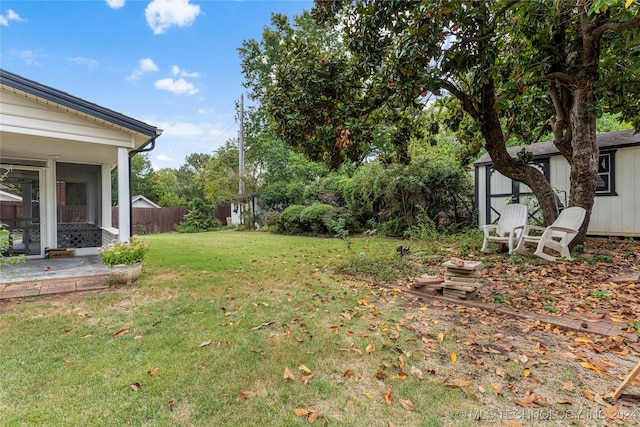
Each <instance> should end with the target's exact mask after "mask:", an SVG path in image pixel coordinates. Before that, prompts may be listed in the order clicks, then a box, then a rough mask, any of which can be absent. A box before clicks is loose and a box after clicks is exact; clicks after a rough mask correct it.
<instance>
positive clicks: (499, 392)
mask: <svg viewBox="0 0 640 427" xmlns="http://www.w3.org/2000/svg"><path fill="white" fill-rule="evenodd" d="M491 387H493V389H494V390H495V391H496V393H498V394H500V395H502V394H504V393H503V392H502V387H501V386H500V384H496V383H491Z"/></svg>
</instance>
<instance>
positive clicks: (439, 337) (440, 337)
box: [438, 332, 444, 342]
mask: <svg viewBox="0 0 640 427" xmlns="http://www.w3.org/2000/svg"><path fill="white" fill-rule="evenodd" d="M442 340H444V334H443V333H442V332H440V333H439V334H438V341H440V342H442Z"/></svg>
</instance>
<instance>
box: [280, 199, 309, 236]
mask: <svg viewBox="0 0 640 427" xmlns="http://www.w3.org/2000/svg"><path fill="white" fill-rule="evenodd" d="M305 209H306V207H305V206H302V205H291V206H289V207H288V208H286V209H285V210H284V211H282V214H280V226H281V227H282V231H284V232H285V233H291V234H298V233H303V232H305V231H306V229H305V227H304V223H303V221H302V220H301V219H300V214H302V211H304V210H305Z"/></svg>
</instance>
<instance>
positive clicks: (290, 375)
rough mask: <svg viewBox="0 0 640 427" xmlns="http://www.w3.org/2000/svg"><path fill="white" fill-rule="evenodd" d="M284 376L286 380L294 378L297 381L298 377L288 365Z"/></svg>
mask: <svg viewBox="0 0 640 427" xmlns="http://www.w3.org/2000/svg"><path fill="white" fill-rule="evenodd" d="M282 378H284V379H285V380H292V381H295V379H296V377H295V376H294V375H293V373H292V372H291V370H289V368H288V367H286V368H284V373H283V374H282Z"/></svg>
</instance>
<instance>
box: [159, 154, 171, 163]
mask: <svg viewBox="0 0 640 427" xmlns="http://www.w3.org/2000/svg"><path fill="white" fill-rule="evenodd" d="M156 160H158V161H161V162H170V161H171V160H173V159H172V158H171V157H169V156H167V155H166V154H159V155H157V156H156Z"/></svg>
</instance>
